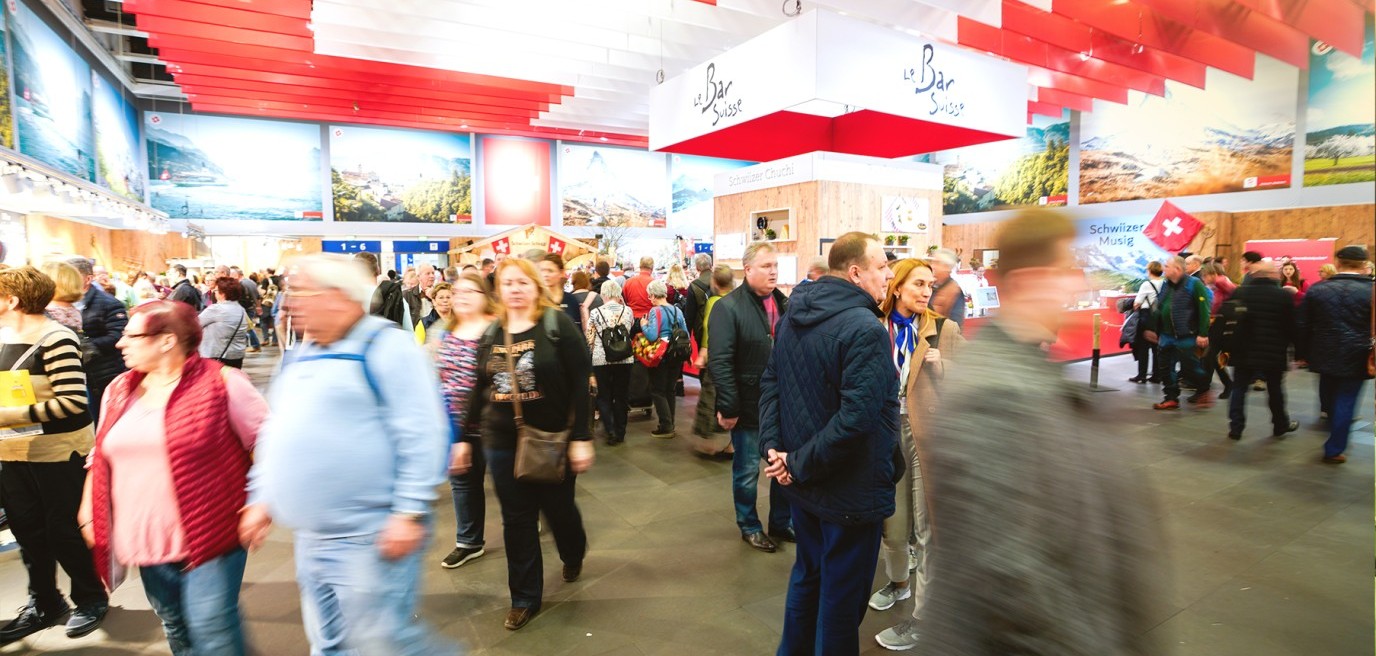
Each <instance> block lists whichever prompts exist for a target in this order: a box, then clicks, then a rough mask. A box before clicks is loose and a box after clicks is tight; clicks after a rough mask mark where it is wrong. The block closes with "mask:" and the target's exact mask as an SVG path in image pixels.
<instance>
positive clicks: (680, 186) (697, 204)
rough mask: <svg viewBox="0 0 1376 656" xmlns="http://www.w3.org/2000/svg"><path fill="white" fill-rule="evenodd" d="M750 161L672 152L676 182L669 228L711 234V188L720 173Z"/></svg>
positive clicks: (672, 174) (672, 176) (671, 171)
mask: <svg viewBox="0 0 1376 656" xmlns="http://www.w3.org/2000/svg"><path fill="white" fill-rule="evenodd" d="M750 164H751V162H742V161H739V160H734V159H718V158H715V157H698V156H694V155H670V156H669V179H670V180H672V181H673V183H672V188H671V190H670V191H671V193H672V194H673V205H672V207H671V211H670V212H669V228H670V229H672V230H673V231H674V232H675V233H676V234H680V235H685V236H693V237H703V238H709V237H711V236H712V216H713V210H712V188H713V186H714V185H715V182H714V180H715V179H716V177H717V174H718V173H725V172H727V171H733V170H735V169H739V168H742V167H745V166H750Z"/></svg>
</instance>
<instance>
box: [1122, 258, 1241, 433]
mask: <svg viewBox="0 0 1376 656" xmlns="http://www.w3.org/2000/svg"><path fill="white" fill-rule="evenodd" d="M1146 330H1147V332H1146V333H1144V335H1145V337H1146V338H1147V341H1149V342H1154V343H1155V344H1156V345H1157V351H1158V353H1159V354H1160V357H1161V362H1162V363H1163V365H1162V366H1163V369H1162V371H1164V372H1165V375H1166V378H1165V380H1164V381H1162V382H1163V383H1164V392H1165V395H1166V397H1165V398H1164V399H1162V400H1161V402H1160V403H1156V404H1153V405H1152V407H1153V408H1155V409H1157V410H1178V409H1180V377H1182V376H1183V377H1186V378H1189V379H1191V381H1192V382H1194V383H1195V384H1196V386H1197V387H1198V391H1197V392H1195V393H1194V395H1193V396H1191V397H1190V398H1189V399H1188V400H1189V402H1190V403H1196V404H1199V405H1200V406H1201V407H1205V408H1207V407H1210V406H1212V405H1213V403H1214V398H1213V394H1211V393H1210V392H1209V382H1208V381H1207V380H1205V379H1204V369H1203V367H1201V366H1200V364H1199V356H1197V355H1195V348H1196V347H1198V348H1208V347H1209V290H1208V289H1207V288H1206V287H1205V286H1204V282H1203V281H1201V280H1200V279H1198V278H1195V277H1193V276H1191V275H1188V274H1186V273H1185V258H1183V257H1178V256H1177V257H1173V258H1171V259H1169V260H1167V261H1166V284H1164V285H1162V286H1161V292H1160V293H1159V294H1157V297H1156V307H1155V309H1153V310H1152V315H1151V318H1150V319H1149V321H1148V323H1147V326H1146ZM1177 364H1178V365H1179V373H1177V372H1176V367H1177ZM1244 384H1245V381H1244Z"/></svg>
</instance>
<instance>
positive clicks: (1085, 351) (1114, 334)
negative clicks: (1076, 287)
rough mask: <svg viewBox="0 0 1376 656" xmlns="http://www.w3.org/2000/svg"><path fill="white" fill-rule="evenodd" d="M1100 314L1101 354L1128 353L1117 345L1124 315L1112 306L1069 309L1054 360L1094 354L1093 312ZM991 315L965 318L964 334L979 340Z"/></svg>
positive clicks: (1058, 337)
mask: <svg viewBox="0 0 1376 656" xmlns="http://www.w3.org/2000/svg"><path fill="white" fill-rule="evenodd" d="M1096 314H1098V315H1100V317H1101V319H1102V323H1101V324H1100V331H1099V349H1100V351H1099V352H1100V354H1102V355H1114V354H1117V353H1127V352H1129V351H1131V350H1132V349H1131V348H1129V347H1126V346H1123V347H1120V346H1118V338H1119V337H1120V336H1121V335H1122V324H1123V319H1124V316H1123V315H1121V314H1118V311H1117V310H1115V309H1114V308H1111V307H1103V308H1087V309H1084V310H1067V311H1066V312H1065V314H1064V315H1063V316H1062V318H1061V330H1060V332H1059V333H1057V335H1056V337H1057V339H1056V343H1055V344H1052V345H1051V354H1050V358H1051V360H1053V361H1055V362H1069V361H1072V360H1085V359H1088V358H1089V357H1091V356H1093V355H1094V353H1093V351H1094V315H1096ZM989 320H990V318H985V317H970V318H968V319H966V320H965V330H964V333H965V336H966V337H968V338H971V339H978V337H976V335H978V333H979V329H980V327H981V326H983V325H984V324H986V323H988V322H989Z"/></svg>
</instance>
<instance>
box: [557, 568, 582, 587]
mask: <svg viewBox="0 0 1376 656" xmlns="http://www.w3.org/2000/svg"><path fill="white" fill-rule="evenodd" d="M582 575H583V566H582V565H564V571H563V572H561V573H560V576H562V577H563V579H564V582H565V583H573V582H574V581H577V580H578V577H579V576H582Z"/></svg>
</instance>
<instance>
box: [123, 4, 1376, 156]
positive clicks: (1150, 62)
mask: <svg viewBox="0 0 1376 656" xmlns="http://www.w3.org/2000/svg"><path fill="white" fill-rule="evenodd" d="M124 7H125V10H126V11H127V12H129V13H130V14H132V15H134V16H136V20H137V26H138V29H139V30H140V31H142V32H146V33H147V34H148V35H149V36H148V41H149V44H150V45H151V46H154V47H156V48H157V51H158V57H159V59H161V60H162V61H163V62H165V63H166V64H167V69H168V71H169V72H170V73H172V74H173V76H174V78H175V79H176V82H177V83H178V84H179V85H180V86H181V88H182V89H183V91H184V92H185V94H186V95H187V97H188V99H189V100H190V102H191V105H192V107H193V109H195V110H197V111H203V112H215V113H227V114H243V115H252V116H269V117H277V118H295V119H307V120H316V121H330V122H351V123H368V124H376V125H390V126H399V127H410V128H425V129H438V130H450V131H474V132H483V133H498V134H514V135H524V136H532V137H545V138H559V139H566V140H574V141H591V142H606V143H613V144H620V145H629V146H641V147H643V146H645V145H646V143H647V139H646V136H647V134H648V121H649V90H650V89H651V88H652V87H654V86H655V85H656V84H657V80H662V79H668V78H672V77H674V76H676V75H678V74H680V73H682V72H683V71H685V70H687V69H689V68H692V67H693V66H695V65H697V64H700V63H702V62H705V61H707V60H709V59H711V58H713V57H715V56H717V55H720V54H721V53H723V52H725V51H727V50H729V49H731V48H732V47H734V46H736V45H738V44H740V43H743V42H745V41H747V40H749V39H750V38H752V37H755V36H757V35H759V34H760V33H762V32H764V31H766V30H769V29H770V28H772V27H775V26H777V25H779V24H781V23H783V22H786V21H789V20H791V19H792V15H794V14H796V12H797V11H799V10H801V11H807V10H809V9H814V8H828V9H832V10H835V11H838V12H843V13H846V14H848V15H851V16H857V17H860V18H863V19H866V20H869V21H872V22H875V23H879V24H882V25H887V26H892V27H895V28H897V29H901V30H904V31H908V32H911V33H914V34H923V35H926V36H929V37H932V38H935V39H939V40H943V41H947V42H950V43H957V44H960V45H962V46H965V47H968V48H971V49H974V50H978V51H983V52H988V53H992V54H994V55H997V56H1000V57H1004V58H1006V59H1009V60H1012V61H1015V62H1018V63H1020V64H1024V65H1026V66H1027V67H1028V84H1029V85H1030V86H1031V87H1032V90H1031V93H1030V97H1031V98H1033V100H1032V101H1030V102H1029V104H1028V113H1029V115H1031V114H1042V115H1046V116H1052V117H1060V116H1061V115H1062V111H1063V110H1064V109H1074V110H1080V111H1092V110H1093V106H1094V103H1093V100H1095V99H1098V100H1103V101H1109V102H1115V103H1125V102H1127V100H1128V92H1129V91H1138V92H1142V93H1145V94H1150V95H1157V96H1161V95H1164V94H1165V88H1166V87H1165V82H1166V81H1168V80H1173V81H1176V82H1180V83H1184V84H1188V85H1191V86H1194V87H1199V88H1203V87H1204V85H1205V80H1206V72H1207V69H1209V68H1214V69H1218V70H1220V71H1224V72H1227V73H1230V74H1232V75H1236V76H1240V77H1242V78H1246V79H1251V78H1252V77H1253V75H1254V73H1255V68H1256V62H1257V57H1256V55H1257V54H1258V53H1260V54H1263V55H1267V56H1268V57H1270V58H1273V59H1276V60H1278V61H1280V62H1284V63H1285V64H1287V65H1290V66H1293V67H1295V68H1299V69H1305V68H1307V67H1308V64H1309V53H1310V49H1311V39H1317V40H1320V41H1323V42H1326V43H1327V44H1330V45H1331V46H1332V47H1334V48H1337V49H1338V50H1340V51H1344V52H1348V53H1351V54H1354V55H1356V56H1360V54H1361V49H1362V45H1363V27H1364V24H1365V23H1366V17H1365V16H1364V13H1365V12H1370V11H1372V5H1371V2H1370V0H923V1H922V2H917V1H915V0H803V1H802V2H798V1H797V0H783V1H782V2H781V0H715V1H712V0H696V1H694V0H597V1H593V0H520V1H515V0H388V1H387V2H378V1H377V0H314V2H312V0H125V2H124ZM856 47H864V44H856ZM759 65H760V66H765V67H769V66H787V65H789V62H772V61H761V62H759ZM896 70H897V68H896ZM896 74H897V73H896Z"/></svg>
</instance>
